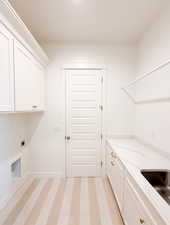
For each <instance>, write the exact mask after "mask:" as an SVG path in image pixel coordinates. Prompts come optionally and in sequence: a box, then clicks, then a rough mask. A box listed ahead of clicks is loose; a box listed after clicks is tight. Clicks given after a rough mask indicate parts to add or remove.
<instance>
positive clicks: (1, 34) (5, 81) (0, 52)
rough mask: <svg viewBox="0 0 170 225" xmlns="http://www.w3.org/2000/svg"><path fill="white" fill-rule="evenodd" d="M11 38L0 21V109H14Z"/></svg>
mask: <svg viewBox="0 0 170 225" xmlns="http://www.w3.org/2000/svg"><path fill="white" fill-rule="evenodd" d="M12 46H13V39H12V35H11V34H10V32H8V30H7V29H6V28H5V27H4V26H3V25H2V24H1V23H0V111H2V112H3V111H13V110H14V83H13V47H12Z"/></svg>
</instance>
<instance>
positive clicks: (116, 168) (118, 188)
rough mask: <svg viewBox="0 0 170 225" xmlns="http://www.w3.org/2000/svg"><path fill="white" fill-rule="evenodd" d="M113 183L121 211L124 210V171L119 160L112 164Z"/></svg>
mask: <svg viewBox="0 0 170 225" xmlns="http://www.w3.org/2000/svg"><path fill="white" fill-rule="evenodd" d="M111 173H112V183H113V189H114V193H115V196H116V199H117V202H118V205H119V209H120V211H122V208H123V191H124V169H123V167H122V165H121V163H120V161H119V160H118V159H115V161H113V163H112V172H111Z"/></svg>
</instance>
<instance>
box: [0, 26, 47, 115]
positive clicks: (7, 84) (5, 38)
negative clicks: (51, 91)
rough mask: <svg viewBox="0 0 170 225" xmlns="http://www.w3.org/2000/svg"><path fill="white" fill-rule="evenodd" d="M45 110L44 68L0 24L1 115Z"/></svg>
mask: <svg viewBox="0 0 170 225" xmlns="http://www.w3.org/2000/svg"><path fill="white" fill-rule="evenodd" d="M43 110H44V68H43V67H42V65H41V64H40V63H39V62H38V61H37V60H36V58H35V57H34V56H33V55H32V54H31V53H30V51H29V50H28V49H27V48H25V47H24V45H22V44H21V43H20V42H19V41H17V40H16V39H15V38H14V37H13V35H12V34H11V33H10V32H9V31H8V30H7V29H6V28H5V26H4V25H3V24H1V23H0V112H34V111H43Z"/></svg>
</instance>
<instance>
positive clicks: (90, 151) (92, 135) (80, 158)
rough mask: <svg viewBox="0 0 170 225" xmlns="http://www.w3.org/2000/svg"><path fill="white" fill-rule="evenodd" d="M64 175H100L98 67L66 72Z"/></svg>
mask: <svg viewBox="0 0 170 225" xmlns="http://www.w3.org/2000/svg"><path fill="white" fill-rule="evenodd" d="M66 87H67V88H66V149H67V176H69V177H76V176H100V175H101V166H102V163H101V148H102V147H101V146H102V145H101V132H102V127H101V124H102V123H101V122H102V110H101V109H102V108H101V105H102V72H101V70H83V69H81V70H80V69H78V70H67V71H66Z"/></svg>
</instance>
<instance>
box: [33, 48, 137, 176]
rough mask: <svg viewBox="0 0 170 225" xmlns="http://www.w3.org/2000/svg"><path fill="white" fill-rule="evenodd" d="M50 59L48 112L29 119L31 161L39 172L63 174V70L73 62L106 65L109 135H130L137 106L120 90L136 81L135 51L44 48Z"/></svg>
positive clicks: (128, 49) (125, 49) (126, 49)
mask: <svg viewBox="0 0 170 225" xmlns="http://www.w3.org/2000/svg"><path fill="white" fill-rule="evenodd" d="M44 47H45V50H46V52H47V54H48V55H49V57H50V59H51V63H50V65H49V67H48V70H47V76H46V90H47V92H46V112H45V113H44V114H39V115H31V116H30V121H31V122H30V136H32V142H31V151H32V156H31V161H32V168H33V171H34V172H36V173H41V172H43V173H45V172H47V173H54V174H57V175H64V171H65V139H64V136H65V115H64V110H65V107H64V104H65V89H64V81H65V80H64V76H63V74H62V70H61V68H62V67H63V65H67V64H71V63H73V62H80V63H82V62H85V63H90V64H91V63H92V64H98V65H104V66H105V67H106V68H107V81H108V82H107V100H108V102H107V108H108V110H107V123H108V134H113V135H119V134H125V135H131V134H133V131H134V105H133V104H132V102H131V100H129V98H128V97H127V96H126V94H125V93H124V92H123V91H122V90H121V87H122V86H124V85H125V84H126V83H127V82H129V81H131V80H132V79H134V61H135V49H134V48H133V47H131V46H117V47H113V46H69V45H68V46H56V45H55V44H54V45H53V44H51V45H50V44H49V45H45V46H44Z"/></svg>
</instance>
